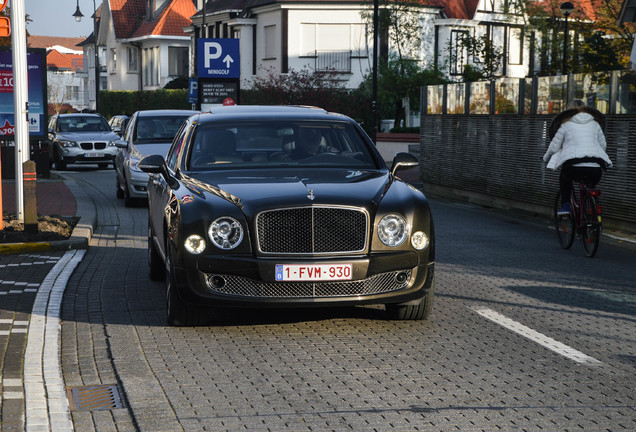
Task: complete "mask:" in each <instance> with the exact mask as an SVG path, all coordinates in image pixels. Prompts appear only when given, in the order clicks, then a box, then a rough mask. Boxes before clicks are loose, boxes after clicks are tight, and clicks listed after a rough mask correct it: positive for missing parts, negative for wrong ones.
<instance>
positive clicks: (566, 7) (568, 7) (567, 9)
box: [561, 2, 574, 75]
mask: <svg viewBox="0 0 636 432" xmlns="http://www.w3.org/2000/svg"><path fill="white" fill-rule="evenodd" d="M573 10H574V5H573V4H572V3H571V2H565V3H562V4H561V12H562V13H563V16H564V17H565V32H564V34H563V75H567V74H568V17H569V16H570V14H571V13H572V11H573Z"/></svg>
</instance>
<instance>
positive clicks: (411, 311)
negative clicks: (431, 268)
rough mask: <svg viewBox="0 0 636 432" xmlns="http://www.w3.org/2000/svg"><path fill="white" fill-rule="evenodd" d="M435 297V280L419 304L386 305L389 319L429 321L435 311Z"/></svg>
mask: <svg viewBox="0 0 636 432" xmlns="http://www.w3.org/2000/svg"><path fill="white" fill-rule="evenodd" d="M434 297H435V280H433V282H432V284H431V288H430V290H429V291H428V292H427V293H426V295H425V296H424V297H423V298H422V299H421V300H420V302H419V303H418V304H407V305H403V304H387V305H385V308H386V314H387V318H388V319H390V320H402V321H405V320H410V321H420V320H427V319H428V318H429V316H430V315H431V311H432V310H433V298H434Z"/></svg>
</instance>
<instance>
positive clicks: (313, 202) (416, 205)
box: [139, 106, 435, 325]
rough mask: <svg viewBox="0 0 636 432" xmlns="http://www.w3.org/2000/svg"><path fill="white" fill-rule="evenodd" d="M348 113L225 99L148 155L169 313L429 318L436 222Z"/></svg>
mask: <svg viewBox="0 0 636 432" xmlns="http://www.w3.org/2000/svg"><path fill="white" fill-rule="evenodd" d="M416 165H417V159H416V158H415V157H414V156H413V155H411V154H408V153H398V154H397V155H396V156H395V159H394V161H393V166H392V167H391V168H390V169H389V168H388V167H387V166H386V164H385V163H384V161H383V160H382V157H381V156H380V154H379V153H378V151H377V150H376V149H375V146H374V145H373V142H372V141H371V140H370V139H369V137H368V136H367V135H366V134H365V132H364V131H363V130H362V129H361V128H360V126H359V125H358V124H357V123H356V122H355V121H353V120H352V119H350V118H348V117H346V116H343V115H340V114H333V113H328V112H326V111H325V110H322V109H317V108H309V107H272V106H270V107H255V106H229V107H219V108H214V109H213V110H212V111H211V112H209V113H202V114H196V115H194V116H192V117H190V118H189V119H188V120H187V121H186V122H185V123H184V125H183V126H182V127H181V129H180V131H179V132H178V133H177V136H176V137H175V139H174V141H173V143H172V147H171V148H170V151H169V152H168V154H167V156H166V158H165V159H164V157H163V156H161V155H150V156H146V157H144V158H143V159H142V160H141V161H140V163H139V167H140V168H141V169H142V170H143V171H145V172H148V173H150V179H149V182H148V201H149V222H148V257H149V265H150V277H151V279H153V280H162V279H164V278H165V279H166V286H167V298H168V322H169V324H171V325H197V324H202V323H204V322H205V321H206V319H207V317H208V315H209V310H210V309H211V308H229V307H264V306H271V307H285V306H293V307H303V306H337V305H361V304H383V305H385V307H386V311H387V313H388V316H389V317H390V318H392V319H414V320H419V319H427V318H428V316H429V314H430V312H431V308H432V303H433V292H434V272H433V270H434V258H435V253H434V246H435V241H434V229H433V219H432V216H431V212H430V209H429V204H428V201H427V199H426V197H425V196H424V194H423V193H422V192H421V191H419V190H417V189H415V188H414V187H412V186H410V185H409V184H407V183H405V182H403V181H401V180H400V179H399V178H398V177H396V172H397V171H398V170H400V169H403V168H406V167H412V166H416Z"/></svg>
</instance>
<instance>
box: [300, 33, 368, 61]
mask: <svg viewBox="0 0 636 432" xmlns="http://www.w3.org/2000/svg"><path fill="white" fill-rule="evenodd" d="M365 29H366V27H365V26H364V25H360V24H319V23H302V24H301V29H300V44H301V55H302V56H306V57H314V58H315V59H316V63H315V70H323V71H324V70H335V71H338V72H351V57H352V56H354V57H367V55H368V51H367V43H366V32H365Z"/></svg>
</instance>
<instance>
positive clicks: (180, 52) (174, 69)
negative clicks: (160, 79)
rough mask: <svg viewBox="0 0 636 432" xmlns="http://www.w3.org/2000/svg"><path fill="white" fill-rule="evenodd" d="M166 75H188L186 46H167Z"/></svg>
mask: <svg viewBox="0 0 636 432" xmlns="http://www.w3.org/2000/svg"><path fill="white" fill-rule="evenodd" d="M168 75H170V76H188V48H187V47H168Z"/></svg>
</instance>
